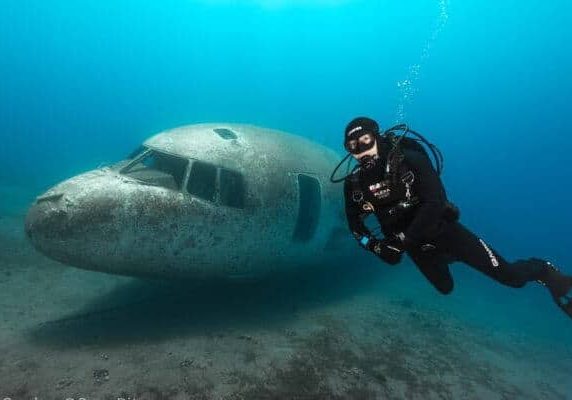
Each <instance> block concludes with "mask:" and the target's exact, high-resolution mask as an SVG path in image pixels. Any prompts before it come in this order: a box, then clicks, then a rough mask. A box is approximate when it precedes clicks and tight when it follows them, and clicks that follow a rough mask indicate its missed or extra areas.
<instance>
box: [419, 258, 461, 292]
mask: <svg viewBox="0 0 572 400" xmlns="http://www.w3.org/2000/svg"><path fill="white" fill-rule="evenodd" d="M409 256H410V257H411V259H412V260H413V262H414V263H415V265H416V266H417V268H418V269H419V271H421V273H422V274H423V275H424V276H425V278H427V280H428V281H429V282H431V284H432V285H433V286H434V287H435V288H436V289H437V290H438V291H439V292H441V294H449V293H451V292H452V291H453V277H452V276H451V272H450V271H449V265H448V264H447V263H446V262H444V261H441V260H440V257H439V256H435V255H429V254H423V253H420V254H418V253H413V252H412V253H409Z"/></svg>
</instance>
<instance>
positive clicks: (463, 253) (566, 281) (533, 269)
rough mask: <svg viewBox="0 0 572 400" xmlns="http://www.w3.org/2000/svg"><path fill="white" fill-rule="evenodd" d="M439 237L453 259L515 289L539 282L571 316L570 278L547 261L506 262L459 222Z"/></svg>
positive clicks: (571, 281)
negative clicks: (528, 283)
mask: <svg viewBox="0 0 572 400" xmlns="http://www.w3.org/2000/svg"><path fill="white" fill-rule="evenodd" d="M439 239H440V240H439V241H438V242H439V243H438V244H437V246H442V247H443V250H445V251H447V252H448V253H449V254H451V256H452V257H453V258H454V259H456V260H458V261H461V262H464V263H465V264H468V265H469V266H471V267H473V268H475V269H477V270H479V271H481V272H482V273H484V274H486V275H488V276H490V277H491V278H493V279H495V280H497V281H498V282H500V283H502V284H504V285H507V286H511V287H516V288H519V287H522V286H524V285H525V284H526V283H527V282H531V281H537V282H539V283H541V284H543V285H544V286H546V287H547V288H548V290H549V291H550V294H551V295H552V298H553V299H554V301H555V302H556V304H557V305H558V306H559V307H560V308H561V309H562V310H563V311H564V312H565V313H566V314H568V315H569V316H570V317H572V277H570V276H567V275H564V274H562V273H561V272H560V271H558V270H557V269H556V268H554V266H553V265H552V264H550V263H549V262H547V261H545V260H542V259H539V258H529V259H526V260H517V261H515V262H513V263H509V262H507V261H506V260H505V259H504V258H502V257H501V256H500V255H499V254H498V253H497V252H496V251H495V250H494V249H492V248H491V247H490V246H489V245H488V244H487V243H485V242H484V241H483V240H482V239H480V238H478V237H477V236H476V235H475V234H473V233H472V232H471V231H469V230H468V229H467V228H465V227H464V226H463V225H461V224H460V223H454V224H451V226H449V227H448V229H447V231H446V232H445V233H444V234H443V235H442V236H441V237H440V238H439Z"/></svg>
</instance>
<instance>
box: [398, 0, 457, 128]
mask: <svg viewBox="0 0 572 400" xmlns="http://www.w3.org/2000/svg"><path fill="white" fill-rule="evenodd" d="M448 19H449V1H448V0H439V16H438V17H437V22H436V24H435V27H434V28H433V31H432V32H431V36H429V38H428V39H427V41H426V42H425V45H424V46H423V49H422V50H421V55H420V57H419V61H418V62H417V63H416V64H413V65H410V66H409V67H408V68H407V75H406V76H405V78H404V79H403V80H400V81H397V89H398V91H399V99H398V102H397V112H396V114H397V115H396V120H395V123H403V122H405V120H406V118H407V111H406V107H407V106H408V105H409V104H411V103H412V102H413V98H414V97H415V94H416V93H417V90H418V89H417V86H416V83H417V81H418V80H419V77H420V73H421V67H422V66H423V64H424V63H425V61H427V59H428V58H429V54H430V51H431V48H432V47H433V44H434V43H435V41H436V40H437V38H438V36H439V34H440V33H441V31H442V30H443V28H444V27H445V25H446V24H447V20H448Z"/></svg>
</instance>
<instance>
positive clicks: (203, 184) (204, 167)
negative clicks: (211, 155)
mask: <svg viewBox="0 0 572 400" xmlns="http://www.w3.org/2000/svg"><path fill="white" fill-rule="evenodd" d="M215 188H216V167H215V166H213V165H210V164H206V163H204V162H201V161H195V162H193V165H192V166H191V174H190V175H189V181H188V182H187V192H189V194H191V195H193V196H197V197H199V198H201V199H204V200H208V201H214V200H215Z"/></svg>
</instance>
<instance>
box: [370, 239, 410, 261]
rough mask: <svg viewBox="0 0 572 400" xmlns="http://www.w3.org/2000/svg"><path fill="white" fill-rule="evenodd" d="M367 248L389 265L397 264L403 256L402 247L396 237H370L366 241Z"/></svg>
mask: <svg viewBox="0 0 572 400" xmlns="http://www.w3.org/2000/svg"><path fill="white" fill-rule="evenodd" d="M367 249H368V250H369V251H371V252H372V253H374V254H375V255H376V256H378V257H379V258H381V259H382V260H383V261H384V262H386V263H388V264H391V265H396V264H398V263H399V262H400V261H401V257H402V256H403V247H402V244H401V241H400V240H399V239H398V238H397V237H385V238H383V239H381V240H378V239H372V240H370V242H369V243H368V246H367Z"/></svg>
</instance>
